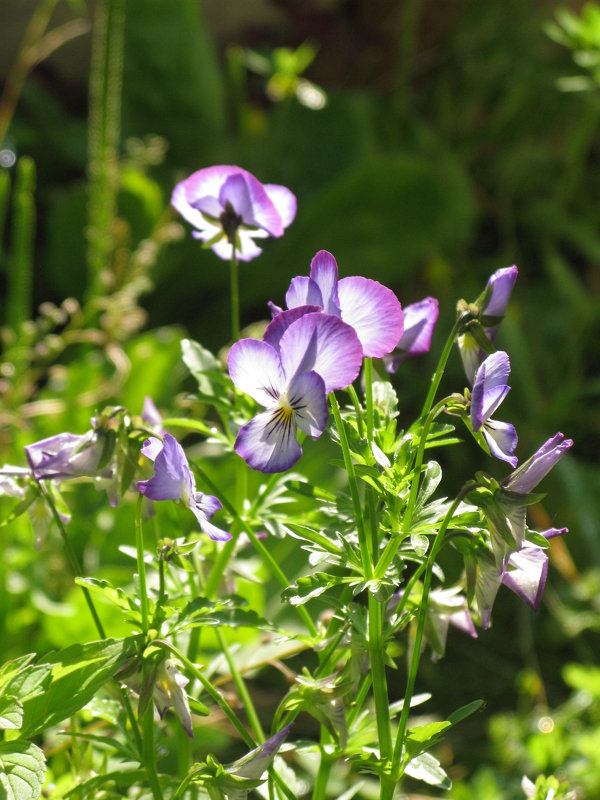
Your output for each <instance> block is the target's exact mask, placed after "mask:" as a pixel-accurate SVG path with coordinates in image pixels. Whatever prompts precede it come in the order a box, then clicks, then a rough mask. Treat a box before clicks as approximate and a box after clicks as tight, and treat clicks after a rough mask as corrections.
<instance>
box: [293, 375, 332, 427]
mask: <svg viewBox="0 0 600 800" xmlns="http://www.w3.org/2000/svg"><path fill="white" fill-rule="evenodd" d="M287 399H288V402H289V404H290V405H291V407H292V408H293V409H294V413H295V415H296V424H297V425H298V427H299V428H300V430H301V431H303V432H304V433H306V434H308V436H312V438H313V439H318V438H319V436H320V435H321V434H322V433H323V431H324V430H325V426H326V425H327V418H328V417H329V409H328V408H327V394H326V392H325V382H324V381H323V378H322V377H321V376H320V375H318V374H317V373H316V372H301V373H300V374H299V375H296V376H294V377H293V378H292V380H291V381H290V385H289V386H288V390H287Z"/></svg>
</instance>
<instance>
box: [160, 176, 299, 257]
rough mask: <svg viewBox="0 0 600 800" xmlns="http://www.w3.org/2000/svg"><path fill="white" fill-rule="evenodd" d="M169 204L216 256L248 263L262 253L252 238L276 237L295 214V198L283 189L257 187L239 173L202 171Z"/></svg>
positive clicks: (179, 186) (251, 178)
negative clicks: (235, 257) (233, 257)
mask: <svg viewBox="0 0 600 800" xmlns="http://www.w3.org/2000/svg"><path fill="white" fill-rule="evenodd" d="M171 205H172V206H173V207H174V208H176V209H177V211H179V213H180V214H181V216H182V217H183V218H184V219H186V220H187V221H188V222H189V223H190V224H191V225H193V226H194V227H195V228H196V230H195V231H194V232H193V234H192V235H193V236H194V237H195V238H196V239H200V240H201V241H202V242H204V243H205V245H206V246H207V247H210V248H211V250H212V251H213V252H214V253H216V254H217V255H218V256H219V258H222V259H224V260H226V261H229V260H231V257H232V255H233V250H234V248H235V254H236V256H237V258H238V259H239V260H240V261H251V260H252V259H253V258H256V256H258V255H260V253H261V252H262V250H261V249H260V247H258V245H257V244H256V242H255V241H254V240H255V239H263V238H266V237H267V236H282V235H283V231H284V229H285V228H287V227H288V225H289V224H290V223H291V222H292V220H293V219H294V217H295V216H296V198H295V196H294V195H293V194H292V192H290V190H289V189H286V187H285V186H277V185H274V184H262V183H261V182H260V181H259V180H257V179H256V178H255V177H254V175H252V174H251V173H250V172H247V171H246V170H245V169H241V168H240V167H234V166H217V167H207V168H206V169H201V170H198V172H194V173H193V174H192V175H190V176H189V178H186V179H185V180H184V181H181V182H180V183H178V184H177V186H176V187H175V189H174V190H173V195H172V197H171Z"/></svg>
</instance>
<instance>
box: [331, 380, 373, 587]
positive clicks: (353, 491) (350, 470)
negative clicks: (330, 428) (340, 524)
mask: <svg viewBox="0 0 600 800" xmlns="http://www.w3.org/2000/svg"><path fill="white" fill-rule="evenodd" d="M329 403H330V405H331V410H332V412H333V416H334V419H335V424H336V427H337V430H338V434H339V437H340V444H341V446H342V454H343V456H344V466H345V467H346V474H347V475H348V487H349V488H350V497H351V498H352V508H353V510H354V519H355V522H356V529H357V531H358V542H359V546H360V555H361V561H362V566H363V571H364V574H365V579H366V580H370V579H371V577H372V569H373V565H372V563H371V554H370V553H369V546H368V543H367V538H366V536H365V526H364V523H363V514H362V506H361V503H360V495H359V493H358V484H357V482H356V473H355V471H354V464H353V463H352V456H351V455H350V447H349V446H348V437H347V436H346V428H345V427H344V421H343V419H342V415H341V413H340V407H339V405H338V401H337V398H336V396H335V394H334V393H333V392H331V393H330V395H329Z"/></svg>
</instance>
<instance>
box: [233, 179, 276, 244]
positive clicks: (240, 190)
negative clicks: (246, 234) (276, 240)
mask: <svg viewBox="0 0 600 800" xmlns="http://www.w3.org/2000/svg"><path fill="white" fill-rule="evenodd" d="M219 202H220V203H221V205H222V206H223V208H225V207H226V204H227V203H229V204H230V205H231V207H232V208H233V210H234V211H235V213H236V214H237V215H238V216H240V217H241V218H242V222H243V223H244V225H252V226H255V227H257V228H263V230H265V231H267V233H270V234H271V236H281V235H282V233H283V223H282V221H281V216H280V215H279V212H278V211H277V209H276V208H275V206H274V205H273V203H272V201H271V200H270V198H269V195H268V194H267V192H266V191H265V187H264V186H263V185H262V183H261V182H260V181H259V180H257V179H256V178H255V177H254V175H252V174H251V173H250V172H246V170H242V169H240V170H239V172H238V173H237V174H236V175H231V176H229V177H228V178H227V180H226V181H225V183H224V184H223V186H222V187H221V189H220V191H219Z"/></svg>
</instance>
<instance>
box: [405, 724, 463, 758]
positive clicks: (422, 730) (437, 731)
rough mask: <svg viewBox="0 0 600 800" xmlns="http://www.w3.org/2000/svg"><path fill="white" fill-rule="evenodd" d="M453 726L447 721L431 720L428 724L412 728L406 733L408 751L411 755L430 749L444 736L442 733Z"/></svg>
mask: <svg viewBox="0 0 600 800" xmlns="http://www.w3.org/2000/svg"><path fill="white" fill-rule="evenodd" d="M451 727H452V723H451V722H448V721H445V722H430V723H428V724H427V725H420V726H419V727H418V728H412V729H411V730H409V731H408V733H407V734H406V752H407V753H408V754H409V755H410V756H415V755H418V754H419V753H422V752H424V751H425V750H428V749H429V748H430V747H432V746H433V745H434V744H435V743H436V742H438V741H439V740H440V739H441V738H442V733H443V732H444V731H446V730H448V728H451Z"/></svg>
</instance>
